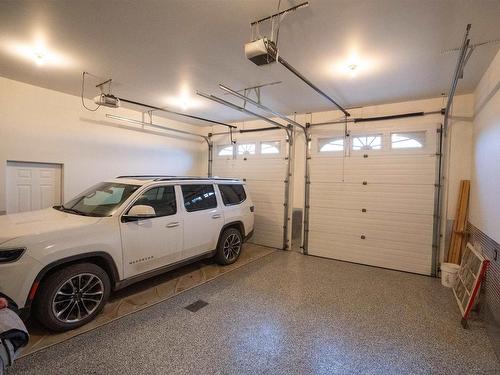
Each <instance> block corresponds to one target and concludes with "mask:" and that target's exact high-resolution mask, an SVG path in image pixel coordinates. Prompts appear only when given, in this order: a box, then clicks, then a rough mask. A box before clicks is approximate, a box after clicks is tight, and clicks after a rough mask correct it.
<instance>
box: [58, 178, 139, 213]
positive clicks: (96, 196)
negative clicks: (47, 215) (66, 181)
mask: <svg viewBox="0 0 500 375" xmlns="http://www.w3.org/2000/svg"><path fill="white" fill-rule="evenodd" d="M138 188H139V185H128V184H119V183H115V182H101V183H99V184H97V185H94V186H92V187H91V188H90V189H88V190H86V191H84V192H83V193H82V194H80V195H78V196H77V197H76V198H74V199H72V200H70V201H69V202H67V203H64V204H63V205H62V206H58V207H55V208H56V209H58V210H60V211H64V212H69V213H73V214H77V215H84V216H99V217H104V216H110V215H112V214H113V212H114V210H115V209H116V208H118V207H119V206H120V205H121V204H122V203H123V202H125V201H126V200H127V199H128V197H130V196H131V195H132V194H133V193H134V192H135V191H136V190H137V189H138Z"/></svg>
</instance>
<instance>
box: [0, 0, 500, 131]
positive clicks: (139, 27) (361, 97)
mask: <svg viewBox="0 0 500 375" xmlns="http://www.w3.org/2000/svg"><path fill="white" fill-rule="evenodd" d="M300 2H302V0H294V1H291V0H283V1H281V9H284V8H287V7H289V6H291V5H296V4H298V3H300ZM309 2H310V6H309V7H307V8H304V9H301V10H299V11H297V12H295V13H292V14H290V15H288V16H287V17H286V18H285V20H284V21H283V23H282V26H281V30H280V39H279V47H280V53H281V55H282V56H283V57H284V58H285V59H286V60H287V61H288V62H289V63H291V64H292V65H293V66H295V67H296V68H297V69H298V70H299V71H301V72H302V73H303V74H304V75H305V76H306V77H308V78H309V79H310V80H311V81H313V82H314V83H315V84H316V85H318V86H319V87H320V88H321V89H322V90H324V91H325V92H327V93H328V94H329V95H331V96H332V97H334V98H335V99H336V100H337V101H338V102H340V103H341V104H342V105H344V106H345V107H353V106H362V105H369V104H377V103H385V102H396V101H403V100H409V99H418V98H427V97H435V96H438V95H440V94H441V93H442V92H445V91H447V89H448V87H449V83H450V80H451V76H452V73H453V69H454V66H455V62H456V58H457V56H456V53H448V54H442V53H441V51H442V50H444V49H450V48H454V47H458V46H459V45H460V44H461V41H462V37H463V33H464V30H465V26H466V24H467V23H472V31H471V37H472V42H473V43H477V42H481V41H484V40H490V39H497V38H500V22H499V21H500V1H486V0H476V1H472V0H471V1H465V0H440V1H439V0H420V1H416V0H415V1H414V0H377V1H375V0H373V1H371V0H346V1H341V0H309ZM277 4H278V1H277V0H276V1H274V0H273V1H271V0H213V1H207V0H170V1H159V0H158V1H155V0H148V1H139V0H135V1H119V0H107V1H101V0H99V1H95V0H86V1H63V0H59V1H21V0H18V1H9V0H0V25H2V26H1V28H0V74H1V75H2V76H5V77H7V78H11V79H15V80H19V81H23V82H27V83H30V84H34V85H37V86H42V87H46V88H50V89H54V90H58V91H62V92H66V93H71V94H75V95H79V94H80V87H81V72H82V71H83V70H86V71H88V72H91V73H93V74H95V75H98V76H100V77H112V78H113V82H114V86H113V87H114V93H115V94H116V95H119V96H122V97H126V98H130V99H133V100H137V101H141V102H146V103H150V104H153V105H157V106H165V105H167V104H168V101H167V98H168V97H171V96H175V95H177V94H178V93H179V92H180V90H181V89H182V88H183V87H187V88H188V90H189V91H190V92H191V93H192V94H193V95H195V91H196V90H200V91H204V92H207V93H213V94H216V95H219V96H222V95H223V94H222V91H221V90H220V89H219V88H218V87H217V85H218V83H224V84H226V85H228V86H229V87H231V88H236V89H241V88H244V87H248V86H253V85H257V84H262V83H266V82H273V81H283V83H282V84H280V85H275V86H271V87H269V88H266V89H264V90H263V93H262V100H263V102H264V103H265V104H266V105H268V106H270V107H272V108H274V109H277V110H279V111H282V112H285V113H292V112H297V113H304V112H314V111H321V110H328V109H333V108H332V106H331V105H330V104H329V103H328V102H326V101H325V99H323V98H321V97H320V96H319V95H317V94H316V93H314V92H313V91H312V90H311V89H310V88H309V87H307V86H306V85H305V84H304V83H302V82H301V81H299V80H298V79H297V78H296V77H295V76H293V75H292V74H291V73H290V72H288V71H287V70H286V69H284V68H283V67H282V66H281V65H278V64H273V65H271V66H266V67H257V66H256V65H254V64H253V63H251V62H250V61H248V60H247V59H246V58H245V56H244V53H243V45H244V43H245V42H248V41H249V40H250V27H249V23H250V21H253V20H256V19H259V18H262V17H265V16H267V15H270V14H271V13H273V12H275V11H276V9H277ZM261 32H265V28H264V27H263V28H262V29H261ZM37 35H42V36H43V37H44V39H45V41H46V45H47V48H49V49H51V50H52V51H54V52H55V53H58V54H60V55H62V56H63V57H65V58H66V60H67V64H66V65H63V66H51V65H50V64H46V65H44V66H36V65H35V64H34V63H33V62H32V61H25V60H22V59H20V58H19V57H17V56H14V55H13V54H11V53H10V52H12V51H10V49H11V48H12V43H33V41H34V40H35V38H36V37H37ZM499 46H500V44H490V45H487V46H484V47H481V48H478V49H477V50H476V51H475V52H474V55H473V56H472V57H471V59H470V61H469V64H468V66H467V69H466V72H465V78H464V79H463V80H462V81H461V82H460V86H459V90H458V91H459V93H468V92H471V91H473V89H474V88H475V86H476V85H477V83H478V81H479V79H480V77H481V75H482V74H483V72H484V71H485V69H486V68H487V66H488V64H489V62H490V61H491V60H492V58H493V56H494V55H495V53H496V51H498V49H499ZM352 51H357V52H356V53H357V54H358V56H359V60H358V61H357V62H358V64H359V72H358V74H357V76H356V77H352V76H351V75H350V74H349V73H346V72H340V71H338V69H337V67H338V66H339V65H340V67H345V66H346V65H347V64H348V63H349V61H346V58H348V57H349V55H350V54H352ZM365 65H366V67H365ZM363 68H365V69H364V70H363ZM95 82H96V81H93V82H90V81H89V82H88V83H89V84H88V85H87V89H88V94H87V96H88V97H90V96H92V95H94V94H97V91H95V88H94V87H93V85H92V83H94V84H95ZM223 98H225V99H226V100H233V99H232V97H231V96H228V95H225V96H223ZM233 101H234V102H236V103H239V101H238V100H237V99H234V100H233ZM199 103H200V104H202V106H201V107H199V108H197V109H195V108H192V109H189V110H188V112H189V113H191V114H195V115H200V116H206V117H209V118H212V119H217V120H223V121H236V120H238V121H239V120H241V119H244V118H246V117H245V116H244V115H242V114H241V113H239V112H235V111H233V110H231V109H228V108H225V107H223V106H221V105H219V104H215V103H210V102H208V101H206V100H205V99H202V98H199ZM169 108H171V109H174V110H179V109H178V108H175V107H174V106H172V105H171V106H169Z"/></svg>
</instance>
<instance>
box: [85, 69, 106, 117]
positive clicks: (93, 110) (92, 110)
mask: <svg viewBox="0 0 500 375" xmlns="http://www.w3.org/2000/svg"><path fill="white" fill-rule="evenodd" d="M86 74H89V73H87V72H83V73H82V92H81V98H82V105H83V107H84V108H85V109H86V110H87V111H91V112H95V111H97V110H98V109H99V108H101V105H100V104H98V105H97V107H96V108H94V109H92V108H89V107H87V106H86V105H85V100H84V91H85V75H86Z"/></svg>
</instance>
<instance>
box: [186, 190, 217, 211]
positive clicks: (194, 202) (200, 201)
mask: <svg viewBox="0 0 500 375" xmlns="http://www.w3.org/2000/svg"><path fill="white" fill-rule="evenodd" d="M181 189H182V196H183V197H184V207H186V211H187V212H194V211H201V210H208V209H210V208H215V207H217V199H216V198H215V191H214V187H213V185H182V186H181Z"/></svg>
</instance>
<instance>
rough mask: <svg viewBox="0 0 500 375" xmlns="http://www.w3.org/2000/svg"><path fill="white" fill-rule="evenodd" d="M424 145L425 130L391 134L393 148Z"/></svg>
mask: <svg viewBox="0 0 500 375" xmlns="http://www.w3.org/2000/svg"><path fill="white" fill-rule="evenodd" d="M423 147H425V131H420V132H408V133H392V134H391V148H395V149H405V148H423Z"/></svg>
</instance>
